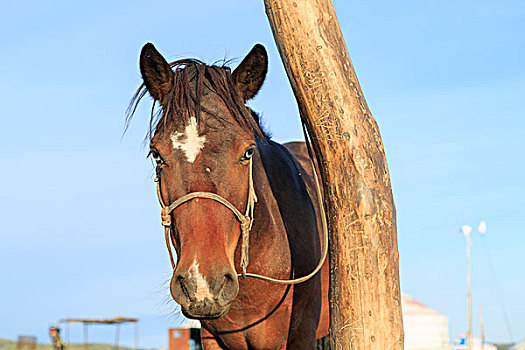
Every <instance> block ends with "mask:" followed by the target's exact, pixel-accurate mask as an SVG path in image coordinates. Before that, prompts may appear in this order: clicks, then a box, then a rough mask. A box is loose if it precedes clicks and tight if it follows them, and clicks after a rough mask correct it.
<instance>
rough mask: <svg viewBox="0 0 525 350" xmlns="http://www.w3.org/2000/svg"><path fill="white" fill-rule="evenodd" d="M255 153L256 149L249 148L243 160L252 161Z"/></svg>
mask: <svg viewBox="0 0 525 350" xmlns="http://www.w3.org/2000/svg"><path fill="white" fill-rule="evenodd" d="M254 153H255V149H254V148H248V149H247V150H246V152H244V156H243V157H242V158H243V159H250V158H251V157H252V156H253V154H254Z"/></svg>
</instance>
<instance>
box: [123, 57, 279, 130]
mask: <svg viewBox="0 0 525 350" xmlns="http://www.w3.org/2000/svg"><path fill="white" fill-rule="evenodd" d="M169 65H170V67H171V68H172V70H173V73H174V74H173V84H172V87H171V89H170V91H169V92H168V93H167V95H166V98H165V99H164V103H163V104H162V106H160V107H159V108H157V107H156V101H153V104H152V106H151V114H150V120H149V130H148V133H147V135H146V138H149V139H151V138H152V137H153V135H154V134H155V133H157V132H164V131H166V130H167V128H168V127H169V128H174V129H172V130H177V128H179V127H180V124H181V123H183V124H184V125H185V124H186V123H187V122H188V121H189V120H190V118H192V117H194V118H195V119H196V120H197V123H198V124H199V123H200V122H201V112H202V111H204V112H206V113H208V114H210V115H212V116H213V117H214V118H215V119H217V120H218V121H219V122H220V123H221V124H222V125H225V124H231V122H230V121H229V120H227V119H226V118H224V116H220V115H217V114H216V113H214V112H213V111H211V110H209V109H206V108H204V107H203V106H202V105H201V99H202V97H203V96H204V95H207V94H209V93H210V92H213V93H215V94H217V95H218V96H219V97H220V98H221V99H222V101H223V102H224V104H225V105H226V107H227V108H228V110H229V112H230V114H231V115H232V117H233V119H234V120H235V122H237V123H238V124H239V125H240V126H242V127H244V128H246V129H248V130H249V131H251V132H252V133H253V134H254V135H255V136H256V137H261V138H264V139H269V138H270V135H269V134H268V133H267V132H266V131H265V130H263V128H262V127H261V125H260V123H259V115H258V114H257V113H255V112H254V111H252V110H251V109H250V108H248V107H246V106H245V105H244V101H243V99H242V98H241V96H240V95H239V94H238V93H237V90H236V88H235V86H234V83H233V81H232V78H231V69H230V68H229V67H226V66H224V65H223V66H217V65H207V64H205V63H203V62H201V61H200V60H197V59H193V58H189V59H181V60H177V61H174V62H171V63H170V64H169ZM147 92H148V91H147V89H146V85H145V84H144V83H142V84H141V85H140V87H139V88H138V89H137V91H136V92H135V94H134V95H133V98H132V99H131V102H130V104H129V106H128V109H127V111H126V126H125V128H126V129H127V128H128V126H129V123H130V122H131V119H132V117H133V115H134V114H135V111H136V110H137V107H138V105H139V104H140V102H141V100H142V99H143V97H144V96H145V95H146V94H147ZM208 126H209V125H208Z"/></svg>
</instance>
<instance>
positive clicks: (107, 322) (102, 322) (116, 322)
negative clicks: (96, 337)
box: [60, 316, 139, 350]
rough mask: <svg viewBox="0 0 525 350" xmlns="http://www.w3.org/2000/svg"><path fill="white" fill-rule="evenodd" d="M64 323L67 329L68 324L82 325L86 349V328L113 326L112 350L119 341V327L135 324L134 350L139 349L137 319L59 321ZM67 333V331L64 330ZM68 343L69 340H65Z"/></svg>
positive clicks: (68, 319) (75, 319)
mask: <svg viewBox="0 0 525 350" xmlns="http://www.w3.org/2000/svg"><path fill="white" fill-rule="evenodd" d="M60 322H61V323H65V324H66V326H67V327H68V328H69V324H70V323H82V325H83V326H84V348H85V349H87V348H88V344H89V338H88V327H89V326H90V325H114V326H115V347H114V349H116V350H118V349H119V348H120V346H119V340H120V325H121V324H123V323H134V324H135V349H138V347H139V345H138V344H139V328H138V322H139V319H138V318H129V317H120V316H119V317H115V318H106V319H96V318H65V319H63V320H61V321H60ZM66 331H67V329H66ZM67 342H68V343H69V339H67Z"/></svg>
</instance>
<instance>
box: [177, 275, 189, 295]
mask: <svg viewBox="0 0 525 350" xmlns="http://www.w3.org/2000/svg"><path fill="white" fill-rule="evenodd" d="M176 280H177V282H178V283H179V284H180V289H181V290H182V293H184V296H186V297H187V298H188V299H190V294H189V293H188V289H187V288H186V285H185V284H184V282H185V280H186V279H185V278H184V277H183V276H182V275H177V277H176Z"/></svg>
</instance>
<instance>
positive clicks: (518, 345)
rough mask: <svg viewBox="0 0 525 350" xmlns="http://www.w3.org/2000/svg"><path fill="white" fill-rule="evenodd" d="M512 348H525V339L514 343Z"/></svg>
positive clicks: (519, 349)
mask: <svg viewBox="0 0 525 350" xmlns="http://www.w3.org/2000/svg"><path fill="white" fill-rule="evenodd" d="M510 350H525V339H523V340H522V341H520V342H518V343H516V344H514V345H513V346H512V347H511V348H510Z"/></svg>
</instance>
